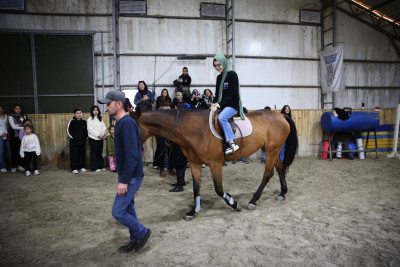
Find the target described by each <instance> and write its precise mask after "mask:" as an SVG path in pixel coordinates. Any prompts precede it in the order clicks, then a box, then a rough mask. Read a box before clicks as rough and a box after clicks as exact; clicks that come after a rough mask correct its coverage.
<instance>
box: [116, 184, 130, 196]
mask: <svg viewBox="0 0 400 267" xmlns="http://www.w3.org/2000/svg"><path fill="white" fill-rule="evenodd" d="M126 192H128V185H127V184H122V183H118V195H119V196H120V195H123V194H125V193H126Z"/></svg>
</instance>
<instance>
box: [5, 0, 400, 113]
mask: <svg viewBox="0 0 400 267" xmlns="http://www.w3.org/2000/svg"><path fill="white" fill-rule="evenodd" d="M202 2H209V3H217V4H225V0H213V1H206V0H191V1H188V0H168V1H161V0H149V1H147V15H142V16H121V17H120V20H119V26H120V34H119V36H120V53H121V58H120V66H121V86H122V88H123V89H130V88H135V87H136V84H137V82H138V81H139V80H144V81H146V82H147V84H148V85H153V84H154V82H155V81H156V82H155V84H154V86H155V90H156V93H159V92H160V90H161V89H162V88H164V87H168V86H169V87H168V89H170V92H172V91H173V88H172V86H171V85H172V81H173V80H174V79H176V78H177V77H178V76H179V75H180V74H181V70H182V67H184V66H187V67H188V68H189V74H190V75H191V77H192V84H193V86H192V88H196V89H199V90H201V91H202V90H203V89H204V88H211V89H212V90H214V87H215V79H216V76H217V74H218V73H217V72H216V71H215V70H214V68H213V67H212V57H211V55H214V54H216V53H225V52H226V47H225V42H226V40H225V20H221V19H205V18H201V17H200V3H202ZM319 2H320V1H317V0H304V1H300V0H270V1H264V0H241V1H236V20H237V22H236V55H237V59H236V66H237V72H238V74H239V79H240V83H241V85H242V97H243V103H244V106H246V107H247V108H248V109H259V108H263V107H264V106H266V105H269V106H271V107H272V108H275V107H276V108H278V109H279V108H281V107H282V106H283V105H284V104H289V105H290V106H291V107H292V108H293V109H318V108H320V99H321V96H320V88H319V85H320V82H319V79H320V78H319V62H318V51H319V49H320V36H321V32H320V27H318V26H310V25H301V24H299V23H298V21H299V18H298V16H299V10H300V9H302V8H312V9H318V8H319V6H318V5H319ZM25 3H26V12H27V13H26V14H24V13H21V14H4V13H3V14H2V15H1V16H0V28H6V29H28V30H52V31H63V30H68V31H88V30H89V31H95V32H97V33H96V34H95V35H94V40H95V43H94V49H95V61H94V62H95V78H96V79H95V81H96V86H95V87H96V91H97V92H96V93H97V96H98V97H102V95H103V93H106V92H107V90H109V89H112V88H113V81H114V77H113V68H114V66H113V58H112V54H113V42H112V16H111V13H112V1H111V0H98V1H86V0H73V1H72V0H66V1H54V0H26V1H25ZM337 30H338V31H337V41H338V42H343V43H344V44H345V72H346V86H347V89H346V90H345V91H342V92H339V93H337V96H336V103H337V105H338V106H339V107H343V106H350V107H353V108H360V107H361V103H363V102H364V103H365V107H366V108H371V107H374V106H380V107H382V108H393V107H395V105H396V104H397V103H398V102H399V101H400V75H399V74H400V64H399V62H400V57H399V55H398V54H396V51H395V50H394V49H393V47H392V46H391V44H390V42H389V41H388V39H387V37H386V36H384V35H383V34H381V33H379V32H377V31H375V30H373V29H372V28H370V27H368V26H366V25H363V24H361V23H360V22H358V21H356V20H354V19H352V18H350V17H348V16H347V15H344V14H342V13H341V12H338V18H337ZM101 31H102V32H109V33H103V34H101V33H100V32H101ZM102 35H103V50H104V51H103V54H104V61H105V63H104V84H105V88H106V90H105V91H104V92H103V86H102V81H103V77H102V73H103V70H102V64H101V58H102V57H101V55H100V54H101V47H102ZM397 44H398V45H399V46H400V43H399V42H397ZM3 52H4V51H3ZM182 54H204V55H208V57H207V59H206V60H183V61H179V60H176V56H177V55H182Z"/></svg>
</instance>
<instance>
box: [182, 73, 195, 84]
mask: <svg viewBox="0 0 400 267" xmlns="http://www.w3.org/2000/svg"><path fill="white" fill-rule="evenodd" d="M179 78H182V85H183V86H190V84H191V83H192V78H190V76H189V74H186V75H183V74H182V75H181V76H179Z"/></svg>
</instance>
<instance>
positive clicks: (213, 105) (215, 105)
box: [211, 103, 220, 108]
mask: <svg viewBox="0 0 400 267" xmlns="http://www.w3.org/2000/svg"><path fill="white" fill-rule="evenodd" d="M211 106H212V107H216V108H219V107H220V106H219V104H218V103H213V104H211Z"/></svg>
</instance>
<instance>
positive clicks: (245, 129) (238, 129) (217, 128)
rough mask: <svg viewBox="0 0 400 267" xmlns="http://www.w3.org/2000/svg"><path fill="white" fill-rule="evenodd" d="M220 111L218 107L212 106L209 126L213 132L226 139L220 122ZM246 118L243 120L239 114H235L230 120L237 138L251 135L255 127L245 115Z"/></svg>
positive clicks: (219, 137)
mask: <svg viewBox="0 0 400 267" xmlns="http://www.w3.org/2000/svg"><path fill="white" fill-rule="evenodd" d="M218 113H219V112H217V108H214V107H212V108H211V111H210V116H209V120H208V122H209V127H210V130H211V132H212V134H213V135H214V136H215V137H216V138H218V139H221V140H224V134H223V131H222V128H221V125H220V124H219V123H218ZM244 118H245V119H244V120H242V119H241V118H240V117H239V115H238V114H237V115H235V116H233V117H232V119H230V120H229V122H230V124H231V127H232V130H233V133H234V135H235V137H236V138H242V137H246V136H249V135H250V134H251V133H252V131H253V127H252V125H251V122H250V120H249V119H248V118H247V117H246V116H245V117H244Z"/></svg>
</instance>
